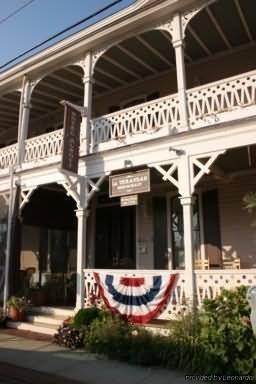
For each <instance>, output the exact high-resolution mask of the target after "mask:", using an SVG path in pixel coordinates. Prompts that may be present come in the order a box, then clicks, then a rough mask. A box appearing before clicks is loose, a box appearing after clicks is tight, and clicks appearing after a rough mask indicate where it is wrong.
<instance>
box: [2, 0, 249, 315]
mask: <svg viewBox="0 0 256 384" xmlns="http://www.w3.org/2000/svg"><path fill="white" fill-rule="evenodd" d="M255 12H256V4H255V1H254V0H217V1H205V0H202V1H200V0H194V1H193V0H138V1H135V3H134V4H133V5H131V6H130V7H128V8H126V9H124V10H122V11H120V12H118V13H115V14H114V15H112V16H110V17H108V18H106V19H104V20H102V21H100V22H98V23H96V24H94V25H92V26H90V27H88V28H86V29H84V30H82V31H81V32H79V33H76V34H74V35H72V36H70V37H68V38H65V39H64V40H62V41H60V42H58V43H56V44H55V45H53V46H51V47H50V48H47V49H45V50H44V51H42V52H40V53H37V54H35V55H33V56H32V57H30V58H28V59H26V60H24V61H23V62H21V63H19V64H17V65H15V66H13V67H11V68H10V69H7V70H6V71H4V72H2V73H1V74H0V146H1V149H0V194H1V196H2V203H1V207H2V209H1V226H0V232H1V233H0V234H1V237H0V240H1V242H2V249H1V256H0V257H1V265H2V282H3V281H4V260H5V258H4V257H5V256H4V255H5V252H4V251H5V245H4V244H5V243H4V239H5V237H6V230H7V226H6V215H5V214H4V212H5V208H4V204H5V202H7V203H8V201H9V198H10V191H11V190H12V191H13V192H14V194H13V209H12V211H13V215H12V216H13V217H12V231H9V232H10V233H9V236H8V242H9V251H8V255H9V260H10V261H9V281H10V282H9V292H16V293H17V292H22V290H23V292H24V290H25V291H26V289H28V288H29V287H28V285H30V287H31V286H32V285H39V286H45V287H46V288H48V294H47V302H46V303H45V304H46V305H54V306H63V305H65V306H71V307H72V308H76V309H78V308H81V307H83V306H87V305H89V304H90V300H91V297H92V296H93V297H94V298H95V297H96V298H97V300H100V299H98V286H97V284H96V281H95V280H94V275H93V273H92V272H93V271H97V270H105V271H109V273H115V274H118V273H120V275H122V276H128V277H129V276H135V277H136V276H138V277H140V276H151V275H154V274H155V273H156V270H157V273H160V274H163V275H165V274H170V273H178V280H177V285H176V288H175V290H174V291H173V293H172V295H171V298H170V300H169V302H168V303H167V305H166V307H165V309H164V311H163V312H162V313H161V315H160V316H159V318H161V319H168V318H169V317H170V315H171V314H173V313H178V312H180V311H181V310H183V309H184V308H185V307H186V305H187V303H188V302H189V301H191V300H193V299H194V300H195V301H196V303H198V304H199V305H200V303H201V302H202V300H203V299H204V298H205V297H215V296H216V294H218V292H219V290H220V289H221V288H222V287H226V288H229V287H235V286H238V285H242V284H244V285H254V284H256V228H255V227H254V226H253V221H254V218H253V216H252V215H250V214H249V213H248V211H247V210H246V209H245V208H244V203H243V198H244V196H245V195H246V194H247V193H249V192H253V191H255V189H256V105H255V104H256V69H255V63H256V43H255V40H256V23H255ZM63 99H65V100H68V101H70V102H72V103H75V104H77V105H80V106H84V107H86V109H87V116H86V117H83V119H82V122H81V135H80V157H79V171H78V172H79V175H80V176H79V177H76V176H75V175H72V174H71V175H68V174H65V173H63V172H61V170H60V162H61V154H62V144H63V129H62V125H63V106H62V105H60V101H61V100H63ZM145 169H149V170H150V191H149V192H147V193H140V194H139V195H138V205H134V206H128V207H121V206H120V198H119V197H113V198H111V197H109V177H110V176H113V175H117V174H118V175H119V174H125V173H127V172H135V171H138V170H145ZM15 197H16V198H15ZM2 212H3V213H2ZM6 212H7V211H6ZM9 219H10V218H9ZM9 221H10V220H9ZM7 271H8V268H6V272H7ZM1 289H2V290H3V284H2V286H1Z"/></svg>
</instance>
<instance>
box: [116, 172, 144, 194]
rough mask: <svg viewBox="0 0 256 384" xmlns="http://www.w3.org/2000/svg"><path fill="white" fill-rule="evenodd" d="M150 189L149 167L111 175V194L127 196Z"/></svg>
mask: <svg viewBox="0 0 256 384" xmlns="http://www.w3.org/2000/svg"><path fill="white" fill-rule="evenodd" d="M149 191H150V172H149V169H143V170H141V171H136V172H129V173H123V174H121V175H113V176H109V196H110V197H117V196H127V195H134V194H137V193H143V192H149Z"/></svg>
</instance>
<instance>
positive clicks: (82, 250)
mask: <svg viewBox="0 0 256 384" xmlns="http://www.w3.org/2000/svg"><path fill="white" fill-rule="evenodd" d="M87 216H88V210H87V209H86V208H79V209H77V210H76V217H77V277H76V311H78V310H79V309H81V308H83V307H84V268H85V261H86V260H85V259H86V224H87Z"/></svg>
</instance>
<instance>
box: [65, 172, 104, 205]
mask: <svg viewBox="0 0 256 384" xmlns="http://www.w3.org/2000/svg"><path fill="white" fill-rule="evenodd" d="M61 172H62V174H63V176H64V179H65V180H64V181H60V182H59V184H61V185H62V186H63V187H64V188H65V190H66V193H67V195H68V196H71V197H72V198H73V199H74V200H75V202H76V205H77V209H87V208H88V205H89V203H90V201H91V199H92V197H93V195H94V193H95V192H98V191H99V190H100V186H101V184H102V183H103V181H104V180H105V178H106V176H108V175H109V173H105V174H104V175H102V176H100V177H99V178H98V180H97V181H96V182H94V181H93V180H91V179H90V178H89V177H86V176H81V175H75V174H74V175H73V174H72V175H71V174H67V173H66V172H63V171H61Z"/></svg>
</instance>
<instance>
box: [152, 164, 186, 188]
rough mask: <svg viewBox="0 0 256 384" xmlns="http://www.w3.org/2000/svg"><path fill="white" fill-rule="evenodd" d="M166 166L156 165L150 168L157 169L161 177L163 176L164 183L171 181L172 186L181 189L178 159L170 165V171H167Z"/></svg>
mask: <svg viewBox="0 0 256 384" xmlns="http://www.w3.org/2000/svg"><path fill="white" fill-rule="evenodd" d="M164 165H165V164H161V165H160V164H154V165H149V167H153V168H155V169H156V170H157V171H158V172H159V173H161V175H162V176H163V177H162V179H163V180H164V181H167V180H168V181H169V182H170V183H171V184H173V185H174V186H175V187H176V188H178V189H179V180H178V159H177V160H173V161H172V162H170V163H168V164H167V165H168V166H169V168H168V170H165V169H164V168H163V166H164ZM175 172H177V178H175V177H174V176H173V174H174V173H175Z"/></svg>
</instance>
